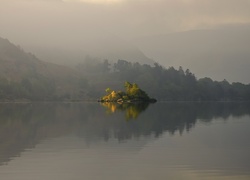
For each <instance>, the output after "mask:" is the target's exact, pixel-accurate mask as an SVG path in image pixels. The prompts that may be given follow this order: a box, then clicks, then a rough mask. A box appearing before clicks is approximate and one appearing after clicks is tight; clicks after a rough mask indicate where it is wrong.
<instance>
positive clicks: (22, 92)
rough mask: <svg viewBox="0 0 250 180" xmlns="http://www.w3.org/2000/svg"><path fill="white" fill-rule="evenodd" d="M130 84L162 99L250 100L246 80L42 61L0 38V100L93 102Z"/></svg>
mask: <svg viewBox="0 0 250 180" xmlns="http://www.w3.org/2000/svg"><path fill="white" fill-rule="evenodd" d="M126 81H129V82H134V83H136V84H138V85H139V86H140V88H141V89H143V90H145V91H146V92H147V94H148V96H149V97H154V98H156V99H157V100H166V101H249V100H250V84H248V85H246V84H242V83H240V82H236V83H229V82H228V81H226V80H223V81H220V82H219V81H213V80H212V79H210V78H208V77H205V78H201V79H198V78H197V77H196V76H195V75H194V74H193V73H192V72H191V71H190V70H189V69H186V70H185V69H183V68H182V67H179V69H175V68H173V67H169V68H165V67H163V66H161V65H160V64H158V63H155V64H154V65H153V66H151V65H148V64H140V63H134V62H133V63H132V62H128V61H126V60H117V61H116V62H114V63H111V62H110V61H109V60H107V59H106V60H103V61H100V60H97V59H94V58H92V57H85V61H83V62H81V63H79V64H78V65H77V66H76V67H75V68H69V67H65V66H61V65H56V64H52V63H48V62H44V61H41V60H39V59H38V58H36V56H35V55H33V54H31V53H27V52H25V51H24V50H22V49H21V48H20V47H18V46H16V45H14V44H12V43H10V42H9V41H8V40H6V39H2V38H0V101H15V100H31V101H33V100H37V101H44V100H46V101H47V100H96V99H98V98H99V97H101V96H102V95H103V90H104V89H106V88H107V87H110V88H111V89H121V88H122V87H123V83H124V82H126Z"/></svg>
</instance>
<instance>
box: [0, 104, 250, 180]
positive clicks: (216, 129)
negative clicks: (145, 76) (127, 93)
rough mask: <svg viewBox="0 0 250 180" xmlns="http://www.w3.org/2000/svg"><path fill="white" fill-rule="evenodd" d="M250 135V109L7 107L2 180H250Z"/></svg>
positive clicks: (0, 146)
mask: <svg viewBox="0 0 250 180" xmlns="http://www.w3.org/2000/svg"><path fill="white" fill-rule="evenodd" d="M249 129H250V104H249V103H191V102H186V103H182V102H178V103H173V102H159V103H155V104H136V105H133V104H123V105H117V104H99V103H95V102H93V103H91V102H86V103H2V104H0V179H1V180H85V179H86V180H153V179H157V180H166V179H173V180H175V179H177V180H182V179H183V180H189V179H192V180H196V179H197V180H203V179H206V180H207V179H213V180H217V179H218V180H224V179H225V180H228V179H229V180H230V179H232V180H235V179H237V180H240V179H242V180H243V179H244V180H245V179H246V180H249V179H250V140H249V138H250V130H249Z"/></svg>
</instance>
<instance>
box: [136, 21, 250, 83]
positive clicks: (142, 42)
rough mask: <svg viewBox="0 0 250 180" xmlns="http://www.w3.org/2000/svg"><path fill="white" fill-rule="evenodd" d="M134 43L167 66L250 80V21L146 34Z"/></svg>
mask: <svg viewBox="0 0 250 180" xmlns="http://www.w3.org/2000/svg"><path fill="white" fill-rule="evenodd" d="M135 44H136V45H137V46H138V47H139V48H140V49H142V51H143V52H144V53H145V54H146V55H147V56H148V57H151V58H153V59H155V60H156V61H158V62H160V63H161V64H163V65H164V66H167V67H168V66H175V67H178V66H183V67H184V68H189V69H191V70H192V72H194V73H195V74H196V75H197V76H198V77H211V78H212V79H215V80H223V79H227V80H229V81H230V82H235V81H239V82H243V83H250V79H249V77H250V71H249V69H250V50H249V47H250V25H244V26H243V25H242V26H240V25H238V26H228V27H222V28H219V29H214V30H196V31H187V32H179V33H172V34H167V35H159V36H152V37H144V38H140V39H137V40H136V41H135Z"/></svg>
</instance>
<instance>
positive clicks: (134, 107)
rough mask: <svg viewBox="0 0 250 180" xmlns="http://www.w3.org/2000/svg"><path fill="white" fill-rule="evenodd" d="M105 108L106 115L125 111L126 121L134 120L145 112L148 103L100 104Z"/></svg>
mask: <svg viewBox="0 0 250 180" xmlns="http://www.w3.org/2000/svg"><path fill="white" fill-rule="evenodd" d="M101 104H102V105H103V106H104V107H106V108H107V113H108V114H110V113H115V112H117V111H125V117H126V120H129V119H136V118H138V116H139V114H140V113H142V112H143V111H145V110H146V109H147V107H148V105H149V103H120V104H119V103H110V102H104V103H101Z"/></svg>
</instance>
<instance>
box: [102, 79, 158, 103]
mask: <svg viewBox="0 0 250 180" xmlns="http://www.w3.org/2000/svg"><path fill="white" fill-rule="evenodd" d="M124 87H125V89H126V92H123V91H114V90H111V89H110V88H107V89H106V93H107V95H105V96H103V97H102V98H101V100H99V101H100V102H120V103H122V102H156V100H155V99H153V98H150V97H149V96H148V95H147V93H146V92H145V91H143V90H142V89H140V88H139V86H138V85H137V84H136V83H133V84H131V83H130V82H127V81H126V82H125V83H124Z"/></svg>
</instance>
